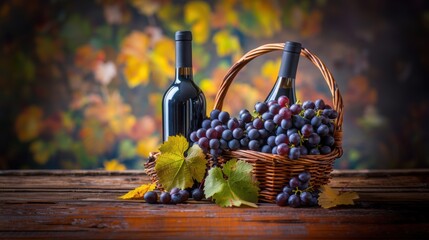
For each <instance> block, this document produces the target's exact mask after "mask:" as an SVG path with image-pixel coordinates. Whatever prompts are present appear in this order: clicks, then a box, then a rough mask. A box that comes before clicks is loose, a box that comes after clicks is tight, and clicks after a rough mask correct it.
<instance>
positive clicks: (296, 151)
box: [289, 147, 301, 160]
mask: <svg viewBox="0 0 429 240" xmlns="http://www.w3.org/2000/svg"><path fill="white" fill-rule="evenodd" d="M300 154H301V151H300V148H298V147H293V148H291V149H290V150H289V158H290V159H293V160H296V159H298V158H299V157H300Z"/></svg>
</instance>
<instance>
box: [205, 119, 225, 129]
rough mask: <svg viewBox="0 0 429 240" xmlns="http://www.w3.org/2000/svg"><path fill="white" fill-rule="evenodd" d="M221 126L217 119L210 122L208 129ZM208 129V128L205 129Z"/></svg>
mask: <svg viewBox="0 0 429 240" xmlns="http://www.w3.org/2000/svg"><path fill="white" fill-rule="evenodd" d="M221 125H222V122H221V121H219V120H218V119H215V120H213V121H212V123H211V124H210V127H211V128H215V127H217V126H221ZM207 129H208V128H207Z"/></svg>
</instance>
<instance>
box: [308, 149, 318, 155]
mask: <svg viewBox="0 0 429 240" xmlns="http://www.w3.org/2000/svg"><path fill="white" fill-rule="evenodd" d="M309 155H320V152H319V149H317V148H312V149H310V153H309Z"/></svg>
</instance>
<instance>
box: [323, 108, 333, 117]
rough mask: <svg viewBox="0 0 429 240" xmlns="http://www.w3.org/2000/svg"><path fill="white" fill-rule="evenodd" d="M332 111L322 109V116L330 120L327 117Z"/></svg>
mask: <svg viewBox="0 0 429 240" xmlns="http://www.w3.org/2000/svg"><path fill="white" fill-rule="evenodd" d="M332 111H333V110H332V109H323V111H322V115H323V116H325V117H327V118H330V117H329V116H331V114H332Z"/></svg>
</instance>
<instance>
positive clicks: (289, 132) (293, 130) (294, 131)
mask: <svg viewBox="0 0 429 240" xmlns="http://www.w3.org/2000/svg"><path fill="white" fill-rule="evenodd" d="M294 133H298V130H297V129H296V128H291V129H288V130H287V132H286V134H287V135H288V136H290V135H291V134H294Z"/></svg>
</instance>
